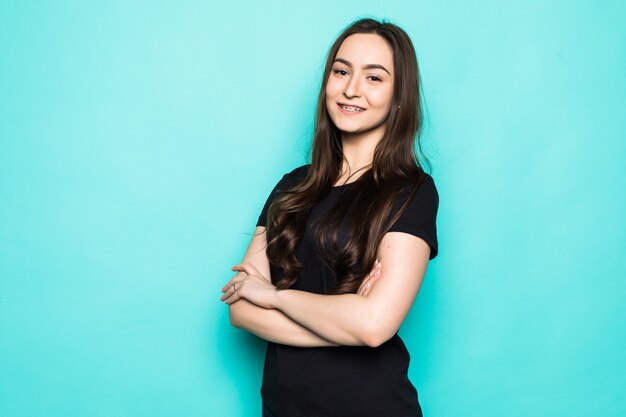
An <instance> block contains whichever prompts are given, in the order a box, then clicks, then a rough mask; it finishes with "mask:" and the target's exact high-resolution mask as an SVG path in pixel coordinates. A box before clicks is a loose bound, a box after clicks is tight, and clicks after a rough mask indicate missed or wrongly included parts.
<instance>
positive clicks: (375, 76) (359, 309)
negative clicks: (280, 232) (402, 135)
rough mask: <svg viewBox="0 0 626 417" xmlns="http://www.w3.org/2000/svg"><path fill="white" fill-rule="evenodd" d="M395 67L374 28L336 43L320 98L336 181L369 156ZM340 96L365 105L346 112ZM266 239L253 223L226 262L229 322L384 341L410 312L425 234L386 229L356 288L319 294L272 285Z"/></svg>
mask: <svg viewBox="0 0 626 417" xmlns="http://www.w3.org/2000/svg"><path fill="white" fill-rule="evenodd" d="M371 64H376V65H377V66H382V67H384V68H385V69H386V70H387V71H389V73H387V71H385V69H382V68H366V67H367V66H368V65H371ZM393 74H394V67H393V51H392V50H391V48H390V47H389V45H388V44H387V43H386V41H385V40H384V39H383V38H382V37H380V36H378V35H375V34H355V35H351V36H349V37H348V38H346V39H345V40H344V42H343V43H342V45H341V47H340V48H339V50H338V52H337V55H336V59H335V62H334V63H333V67H332V70H331V73H330V75H329V79H328V83H327V86H326V106H327V109H328V112H329V115H330V117H331V119H332V121H333V123H335V125H336V126H337V127H338V128H339V129H340V131H341V135H342V145H343V151H344V156H345V159H344V165H343V169H342V175H341V177H340V178H339V180H338V181H337V184H339V183H343V182H345V179H346V178H347V177H348V175H350V173H351V172H354V171H355V170H356V169H359V168H361V167H364V166H367V165H368V164H370V163H371V162H372V159H373V154H374V150H375V148H376V145H377V144H378V142H379V141H380V140H381V138H382V136H383V134H384V132H385V128H386V121H387V117H388V115H389V111H390V109H391V105H392V99H393V83H394V75H393ZM338 102H342V103H345V104H352V105H356V106H359V107H362V108H364V109H365V111H364V112H361V113H359V114H356V115H346V114H343V113H342V112H341V111H340V109H339V108H338V105H337V103H338ZM359 172H360V173H361V174H362V173H363V172H365V170H362V171H359ZM357 175H358V173H357V174H355V175H354V176H352V177H351V180H352V181H354V180H356V179H357ZM265 244H266V232H265V228H264V227H260V226H259V227H257V229H256V233H255V235H254V237H253V239H252V241H251V243H250V246H249V247H248V250H247V251H246V255H245V256H244V259H243V261H242V262H241V263H240V264H237V265H235V266H233V267H232V268H231V270H233V271H237V273H236V275H235V276H234V277H233V278H232V279H231V280H229V281H228V282H227V283H226V285H224V287H223V288H222V293H223V295H222V296H221V297H220V300H221V301H223V302H224V303H226V304H228V305H229V313H230V319H231V323H232V324H233V325H234V326H236V327H240V328H243V329H246V330H248V331H250V332H252V333H254V334H257V335H258V336H259V337H262V338H265V339H266V340H271V341H275V342H277V343H284V344H289V345H293V346H338V345H355V346H371V347H376V346H379V345H380V344H382V343H384V342H385V341H386V340H388V339H389V338H391V337H392V336H393V335H394V334H395V332H397V331H398V329H399V327H400V325H401V324H402V322H403V321H404V318H405V317H406V315H407V314H408V311H409V310H410V307H411V306H412V304H413V302H414V300H415V298H416V296H417V293H418V291H419V288H420V286H421V283H422V280H423V277H424V275H425V272H426V267H427V264H428V259H429V255H430V247H429V246H428V244H427V243H426V242H425V241H424V240H422V239H420V238H418V237H416V236H413V235H411V234H408V233H403V232H388V233H386V234H385V235H384V236H383V239H382V241H381V244H380V246H379V249H378V253H377V258H378V259H379V261H380V264H379V265H377V266H375V267H374V269H373V270H372V271H371V272H370V274H369V275H368V277H367V278H366V279H365V280H364V281H363V283H362V284H361V287H360V288H359V290H358V292H357V293H356V294H340V295H322V294H314V293H309V292H306V291H298V290H292V289H287V290H277V289H276V288H275V287H274V286H273V285H272V283H271V279H270V271H269V262H268V260H267V257H266V255H265V249H264V248H265ZM382 264H384V265H385V279H384V280H383V279H381V278H382ZM377 268H380V271H378V272H377ZM374 283H376V285H375V286H374Z"/></svg>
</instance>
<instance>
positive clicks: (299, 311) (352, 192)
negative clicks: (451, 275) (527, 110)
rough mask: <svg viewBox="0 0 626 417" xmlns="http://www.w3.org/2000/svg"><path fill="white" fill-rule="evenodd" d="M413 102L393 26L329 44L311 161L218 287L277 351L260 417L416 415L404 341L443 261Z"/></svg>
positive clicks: (363, 26)
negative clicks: (429, 274) (435, 265)
mask: <svg viewBox="0 0 626 417" xmlns="http://www.w3.org/2000/svg"><path fill="white" fill-rule="evenodd" d="M419 98H420V82H419V70H418V65H417V60H416V56H415V50H414V48H413V44H412V43H411V40H410V38H409V36H408V35H407V34H406V33H405V32H404V31H403V30H402V29H400V28H399V27H397V26H396V25H394V24H392V23H388V22H378V21H376V20H373V19H362V20H359V21H356V22H354V23H353V24H351V25H350V26H349V27H348V28H346V29H345V30H344V31H343V33H342V34H341V35H340V36H339V37H338V38H337V39H336V40H335V42H334V43H333V46H332V47H331V49H330V51H329V53H328V56H327V60H326V66H325V69H324V74H323V78H322V86H321V89H320V94H319V99H318V103H317V115H316V124H315V134H314V138H313V148H312V153H311V154H312V160H311V163H309V164H306V165H302V166H300V167H297V168H295V169H293V170H292V171H291V172H289V173H287V174H285V175H284V176H283V178H282V179H281V180H280V181H279V182H278V184H276V186H275V187H274V189H273V190H272V192H271V193H270V195H269V197H268V198H267V201H266V202H265V205H264V207H263V210H262V212H261V214H260V216H259V219H258V222H257V228H256V233H255V235H254V237H253V238H252V241H251V242H250V245H249V247H248V250H247V251H246V254H245V256H244V259H243V261H242V262H241V263H240V264H239V265H235V266H233V267H232V270H233V271H237V274H236V275H235V276H234V277H233V278H232V279H231V280H230V281H229V282H227V283H226V285H224V287H223V288H222V292H223V293H224V294H223V295H222V297H221V299H222V300H223V301H224V302H225V303H226V304H228V305H229V312H230V320H231V323H232V324H233V325H234V326H236V327H239V328H242V329H245V330H248V331H250V332H251V333H254V334H256V335H257V336H259V337H262V338H264V339H266V340H267V341H268V342H269V343H268V347H267V352H266V357H265V368H264V373H263V385H262V387H261V395H262V399H263V413H264V416H276V417H282V416H285V417H286V416H330V417H332V416H360V417H367V416H372V417H373V416H377V417H378V416H394V417H404V416H406V417H417V416H421V415H422V411H421V407H420V404H419V401H418V395H417V390H416V389H415V387H414V386H413V384H412V383H411V382H410V381H409V379H408V366H409V353H408V351H407V349H406V347H405V345H404V343H403V341H402V339H401V338H400V336H398V333H397V332H398V329H399V328H400V326H401V324H402V322H403V321H404V319H405V317H406V315H407V314H408V312H409V310H410V308H411V306H412V304H413V302H414V300H415V298H416V296H417V293H418V291H419V288H420V286H421V283H422V280H423V278H424V275H425V273H426V268H427V265H428V262H429V260H431V259H433V258H434V257H435V256H437V253H438V242H437V228H436V218H437V211H438V206H439V195H438V192H437V188H436V186H435V183H434V180H433V178H432V177H431V176H430V175H429V174H427V173H426V172H425V171H424V170H423V169H422V166H421V164H420V162H419V158H418V157H417V155H416V152H415V145H416V140H417V144H418V147H419V135H420V132H421V128H422V109H421V103H420V99H419ZM353 168H356V169H353ZM357 174H360V175H358V176H357Z"/></svg>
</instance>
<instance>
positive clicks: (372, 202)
mask: <svg viewBox="0 0 626 417" xmlns="http://www.w3.org/2000/svg"><path fill="white" fill-rule="evenodd" d="M356 33H373V34H377V35H379V36H381V37H382V38H383V39H385V40H386V41H387V43H388V44H389V46H390V47H391V49H392V51H393V62H394V71H395V72H394V78H395V83H394V88H393V98H392V103H391V110H390V113H389V115H388V116H387V117H388V119H387V128H386V129H385V133H384V135H383V137H382V139H381V140H380V142H379V143H378V145H377V146H376V149H375V151H374V157H373V161H372V166H371V168H370V169H368V170H367V171H366V172H365V173H364V174H363V175H361V177H360V178H358V180H357V181H355V183H354V184H353V185H352V186H350V187H348V188H347V189H346V190H345V194H343V198H341V199H339V201H338V202H337V204H336V205H335V206H334V207H333V208H332V209H331V210H328V212H327V213H326V214H327V215H326V216H325V217H323V218H322V219H320V221H319V223H317V224H316V225H315V226H316V227H315V228H314V233H315V238H316V239H315V241H316V242H317V243H318V245H317V249H318V251H319V252H318V253H319V254H320V255H321V256H320V257H321V258H322V259H323V261H324V262H325V263H326V264H327V265H328V266H329V267H330V268H331V269H332V270H334V271H335V274H336V277H337V278H336V282H335V283H334V285H333V287H332V288H331V289H330V291H329V292H328V293H329V294H344V293H356V291H357V290H358V288H359V285H360V284H361V282H362V280H363V279H364V278H365V276H367V274H368V273H369V271H370V270H371V269H372V268H373V265H374V261H375V260H376V253H377V250H378V246H379V244H380V242H381V240H382V237H383V235H384V234H385V233H386V232H387V230H388V229H389V228H390V227H391V226H392V225H393V224H394V223H395V221H396V220H397V219H398V218H399V217H400V215H401V214H402V212H403V211H404V209H405V207H406V205H407V204H408V202H409V200H410V199H411V198H412V196H413V195H414V193H415V191H416V190H417V188H418V187H419V185H420V184H421V182H422V180H423V178H424V170H423V169H422V167H421V165H420V163H419V158H418V157H417V155H416V153H415V144H416V141H417V145H418V148H419V150H420V154H421V155H422V157H423V158H424V159H425V160H426V163H427V164H428V165H429V168H430V163H429V162H428V159H427V158H426V157H425V156H424V154H423V152H422V149H421V145H420V134H421V131H422V123H423V110H422V102H421V101H422V100H421V96H422V94H421V82H420V74H419V68H418V64H417V58H416V55H415V49H414V47H413V43H412V42H411V39H410V38H409V36H408V35H407V34H406V32H405V31H404V30H402V29H401V28H399V27H398V26H396V25H394V24H392V23H389V22H386V21H384V20H383V21H381V22H379V21H377V20H374V19H370V18H366V19H360V20H357V21H355V22H353V23H351V24H350V25H349V26H348V27H347V28H345V29H344V30H343V32H342V33H341V34H340V35H339V36H338V37H337V38H336V40H335V41H334V43H333V44H332V46H331V48H330V50H329V52H328V55H327V57H326V64H325V68H324V74H323V78H322V85H321V87H320V93H319V97H318V100H317V110H316V119H315V125H314V126H315V133H314V135H313V145H312V148H311V163H310V166H309V169H308V171H307V174H306V176H305V177H304V179H303V180H302V181H301V182H300V183H299V184H296V185H294V186H293V187H292V188H290V189H287V190H283V191H282V192H280V193H279V194H278V195H277V196H276V198H274V199H273V200H272V202H271V204H270V206H269V207H268V217H267V218H268V222H267V231H268V234H267V236H268V244H267V249H266V253H267V257H268V259H269V262H270V263H271V264H272V265H274V266H276V267H278V268H279V269H281V270H282V272H283V276H282V277H281V278H280V279H279V280H278V282H277V283H276V287H277V288H279V289H285V288H290V287H291V286H293V284H294V283H295V282H296V281H297V280H298V275H299V271H300V270H301V269H302V264H301V263H300V262H299V260H298V259H297V257H296V255H295V249H296V247H297V245H298V243H299V241H300V239H301V237H302V235H303V233H304V230H305V224H306V219H307V216H308V214H309V212H310V210H311V208H312V207H313V206H314V205H315V204H316V202H318V201H319V200H320V199H321V198H323V197H324V196H326V195H327V194H328V192H329V191H330V189H331V188H332V187H333V186H334V184H335V183H336V181H337V180H338V179H339V177H340V175H341V168H342V163H343V159H344V155H343V151H342V142H341V132H340V131H339V129H338V128H337V127H336V126H335V124H334V123H333V122H332V120H331V118H330V116H329V114H328V111H327V109H326V104H325V103H326V93H325V91H326V83H327V81H328V77H329V75H330V71H331V68H332V65H333V61H334V59H335V57H336V54H337V51H338V50H339V47H340V46H341V44H342V42H343V41H344V39H346V38H347V37H348V36H350V35H353V34H356ZM398 106H400V107H398ZM406 187H409V188H408V199H407V200H406V201H404V204H403V205H402V206H401V207H400V208H399V210H395V209H394V207H396V206H395V205H394V202H395V201H396V200H397V197H398V195H399V193H400V192H401V191H402V190H405V189H406ZM394 210H395V213H394V215H393V216H392V218H390V215H391V213H392V212H393V211H394ZM345 219H348V224H349V226H348V227H349V229H348V230H349V232H348V235H347V239H346V241H345V242H344V243H343V244H341V245H340V244H339V242H338V238H337V235H338V230H339V227H340V224H341V222H342V220H345ZM364 219H365V220H364ZM270 235H272V236H271V238H270Z"/></svg>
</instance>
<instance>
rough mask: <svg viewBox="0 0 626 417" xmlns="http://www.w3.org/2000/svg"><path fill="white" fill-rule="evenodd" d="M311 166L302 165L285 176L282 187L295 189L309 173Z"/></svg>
mask: <svg viewBox="0 0 626 417" xmlns="http://www.w3.org/2000/svg"><path fill="white" fill-rule="evenodd" d="M310 166H311V164H305V165H300V166H298V167H296V168H294V169H292V170H291V171H289V172H287V173H286V174H285V175H283V178H282V180H281V183H282V184H281V185H282V186H283V188H284V187H293V186H294V185H296V184H298V183H300V182H301V181H302V180H303V179H304V178H305V177H306V174H307V173H308V172H309V168H310Z"/></svg>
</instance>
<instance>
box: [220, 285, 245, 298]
mask: <svg viewBox="0 0 626 417" xmlns="http://www.w3.org/2000/svg"><path fill="white" fill-rule="evenodd" d="M235 287H237V288H236V289H235ZM241 287H243V281H236V282H233V285H231V286H230V287H228V289H227V290H226V292H225V293H224V294H222V296H221V297H220V300H221V301H226V300H228V299H229V298H230V297H232V296H233V295H234V294H237V295H239V294H238V293H239V291H240V290H241Z"/></svg>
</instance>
